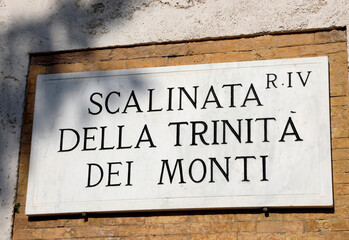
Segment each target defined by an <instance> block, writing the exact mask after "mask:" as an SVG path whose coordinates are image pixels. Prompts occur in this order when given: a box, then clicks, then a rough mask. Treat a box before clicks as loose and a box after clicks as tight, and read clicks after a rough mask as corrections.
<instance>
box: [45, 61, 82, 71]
mask: <svg viewBox="0 0 349 240" xmlns="http://www.w3.org/2000/svg"><path fill="white" fill-rule="evenodd" d="M85 71H87V70H86V65H84V64H82V63H73V64H56V65H51V66H47V67H46V72H47V73H50V74H53V73H69V72H85Z"/></svg>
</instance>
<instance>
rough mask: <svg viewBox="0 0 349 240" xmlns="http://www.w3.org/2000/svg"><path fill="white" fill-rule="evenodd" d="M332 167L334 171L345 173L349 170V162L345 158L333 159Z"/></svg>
mask: <svg viewBox="0 0 349 240" xmlns="http://www.w3.org/2000/svg"><path fill="white" fill-rule="evenodd" d="M332 168H333V172H334V173H347V172H349V164H348V161H346V160H341V161H333V162H332Z"/></svg>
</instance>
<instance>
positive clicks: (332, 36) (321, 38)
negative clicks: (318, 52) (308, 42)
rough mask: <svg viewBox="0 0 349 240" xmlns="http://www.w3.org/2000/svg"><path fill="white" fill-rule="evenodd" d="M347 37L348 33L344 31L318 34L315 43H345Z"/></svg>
mask: <svg viewBox="0 0 349 240" xmlns="http://www.w3.org/2000/svg"><path fill="white" fill-rule="evenodd" d="M346 35H347V34H346V32H345V31H342V30H332V31H323V32H316V33H315V43H331V42H345V41H346V40H347V36H346Z"/></svg>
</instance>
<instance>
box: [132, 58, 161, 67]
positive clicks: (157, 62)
mask: <svg viewBox="0 0 349 240" xmlns="http://www.w3.org/2000/svg"><path fill="white" fill-rule="evenodd" d="M167 62H168V60H167V58H152V59H131V60H127V61H126V67H127V68H147V67H162V66H166V65H167Z"/></svg>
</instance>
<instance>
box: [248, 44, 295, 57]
mask: <svg viewBox="0 0 349 240" xmlns="http://www.w3.org/2000/svg"><path fill="white" fill-rule="evenodd" d="M253 53H254V54H255V55H256V56H257V59H262V60H264V59H279V58H294V57H299V55H300V48H299V47H298V46H297V47H283V48H272V49H261V50H255V51H253Z"/></svg>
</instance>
